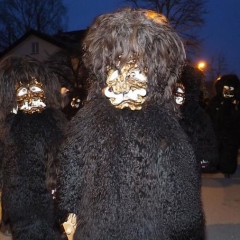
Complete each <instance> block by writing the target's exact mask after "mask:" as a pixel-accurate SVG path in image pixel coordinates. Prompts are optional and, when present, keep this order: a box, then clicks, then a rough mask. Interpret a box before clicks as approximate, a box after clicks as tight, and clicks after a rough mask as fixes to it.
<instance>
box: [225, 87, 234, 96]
mask: <svg viewBox="0 0 240 240" xmlns="http://www.w3.org/2000/svg"><path fill="white" fill-rule="evenodd" d="M223 97H224V98H232V97H234V87H231V86H223Z"/></svg>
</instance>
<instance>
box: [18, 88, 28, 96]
mask: <svg viewBox="0 0 240 240" xmlns="http://www.w3.org/2000/svg"><path fill="white" fill-rule="evenodd" d="M25 94H27V88H25V87H22V88H20V89H19V90H18V91H17V96H18V97H21V96H23V95H25Z"/></svg>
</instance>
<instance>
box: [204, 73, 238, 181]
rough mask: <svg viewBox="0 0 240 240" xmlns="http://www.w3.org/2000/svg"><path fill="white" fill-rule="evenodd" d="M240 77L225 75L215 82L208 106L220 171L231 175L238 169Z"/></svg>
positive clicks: (228, 175) (207, 110)
mask: <svg viewBox="0 0 240 240" xmlns="http://www.w3.org/2000/svg"><path fill="white" fill-rule="evenodd" d="M239 86H240V83H239V78H238V77H237V76H236V75H235V74H228V75H223V76H222V77H221V78H219V79H217V80H216V82H215V90H216V95H215V96H214V97H213V98H212V99H210V101H209V104H208V106H207V108H206V112H207V113H208V114H209V116H210V118H211V120H212V122H213V126H214V130H215V132H216V135H217V138H218V144H219V154H220V161H219V171H220V172H222V173H224V174H225V177H230V175H232V174H234V173H235V171H236V169H237V158H238V148H239V143H240V141H239V140H240V138H239V131H240V109H239V107H240V106H239V98H238V91H239Z"/></svg>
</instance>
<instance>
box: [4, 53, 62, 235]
mask: <svg viewBox="0 0 240 240" xmlns="http://www.w3.org/2000/svg"><path fill="white" fill-rule="evenodd" d="M0 74H1V76H0V79H1V81H0V106H1V110H3V111H2V113H5V115H7V116H4V114H2V115H1V117H2V118H1V126H4V127H5V130H6V131H5V134H4V136H2V141H3V142H4V159H3V190H2V206H3V211H4V214H3V218H4V221H5V222H9V223H10V227H11V232H12V236H13V239H14V240H30V239H31V240H55V239H56V240H58V239H59V238H60V233H59V230H58V229H57V225H56V216H55V213H54V211H55V210H54V208H55V206H54V202H53V197H52V194H51V190H52V189H54V185H53V181H52V180H54V178H56V167H57V162H56V160H55V159H54V158H55V157H56V154H57V148H58V146H59V144H60V143H61V141H62V139H63V136H64V125H65V122H66V120H65V117H64V115H63V114H62V113H61V111H60V110H58V109H59V107H60V104H61V97H60V85H59V84H58V81H57V79H56V78H55V77H54V75H51V74H50V73H49V72H48V70H47V69H46V68H45V67H44V66H42V65H40V63H38V62H37V61H35V60H33V59H30V58H28V57H23V58H21V57H9V58H7V59H5V60H4V61H3V62H2V63H1V73H0ZM33 76H34V77H36V78H37V79H38V81H39V82H41V83H42V84H43V87H44V92H45V96H46V105H47V107H46V108H45V109H44V110H43V111H42V112H41V113H32V114H27V113H24V112H23V111H20V110H18V112H17V114H14V113H10V112H11V110H12V109H13V108H15V107H16V105H17V102H16V93H15V91H16V90H15V84H16V83H17V82H22V83H27V82H29V81H31V79H32V77H33ZM7 113H10V114H7Z"/></svg>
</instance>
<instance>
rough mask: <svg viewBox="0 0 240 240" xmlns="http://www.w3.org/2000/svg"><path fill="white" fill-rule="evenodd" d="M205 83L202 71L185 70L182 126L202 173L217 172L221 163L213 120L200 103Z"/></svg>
mask: <svg viewBox="0 0 240 240" xmlns="http://www.w3.org/2000/svg"><path fill="white" fill-rule="evenodd" d="M203 81H204V75H203V73H202V72H201V71H200V70H198V69H197V68H194V67H191V66H189V65H187V66H186V67H185V68H184V70H183V73H182V76H181V82H182V84H183V86H184V87H185V102H184V104H183V105H181V106H180V110H181V114H182V117H181V119H180V124H181V126H182V127H183V129H184V130H185V132H186V133H187V135H188V136H189V138H190V140H191V143H192V144H193V148H194V150H195V153H196V158H197V161H198V163H199V164H201V165H200V166H202V167H203V168H202V171H203V172H215V171H217V165H218V161H219V156H218V145H217V139H216V135H215V132H214V130H213V125H212V122H211V119H210V117H209V116H208V115H207V114H206V113H205V111H204V110H203V109H202V107H201V105H200V103H199V99H200V96H201V89H203V84H204V82H203Z"/></svg>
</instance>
